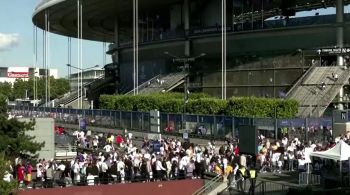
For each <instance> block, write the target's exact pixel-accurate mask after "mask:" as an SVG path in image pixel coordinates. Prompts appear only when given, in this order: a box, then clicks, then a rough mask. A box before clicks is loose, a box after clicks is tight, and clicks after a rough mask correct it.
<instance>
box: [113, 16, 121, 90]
mask: <svg viewBox="0 0 350 195" xmlns="http://www.w3.org/2000/svg"><path fill="white" fill-rule="evenodd" d="M119 45H120V39H119V17H118V16H116V17H115V20H114V48H119ZM112 62H113V63H114V64H116V65H117V67H116V70H115V72H114V74H115V77H116V78H117V80H116V81H115V86H117V87H116V89H115V92H116V93H119V87H118V86H119V84H120V72H119V70H120V53H119V49H116V50H115V51H114V52H113V55H112Z"/></svg>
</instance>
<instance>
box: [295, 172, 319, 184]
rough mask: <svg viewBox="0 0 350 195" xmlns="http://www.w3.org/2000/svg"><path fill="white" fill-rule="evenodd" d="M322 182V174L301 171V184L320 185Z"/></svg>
mask: <svg viewBox="0 0 350 195" xmlns="http://www.w3.org/2000/svg"><path fill="white" fill-rule="evenodd" d="M320 184H321V176H320V175H316V174H312V173H307V172H301V173H299V185H320Z"/></svg>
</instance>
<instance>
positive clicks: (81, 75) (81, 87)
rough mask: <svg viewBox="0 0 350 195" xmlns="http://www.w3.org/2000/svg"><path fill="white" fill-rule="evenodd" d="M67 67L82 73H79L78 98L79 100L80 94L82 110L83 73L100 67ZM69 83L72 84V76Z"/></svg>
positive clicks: (68, 65) (69, 65)
mask: <svg viewBox="0 0 350 195" xmlns="http://www.w3.org/2000/svg"><path fill="white" fill-rule="evenodd" d="M67 67H68V68H75V69H77V70H79V71H80V72H78V98H79V94H80V96H81V101H80V107H81V108H82V107H83V102H82V97H83V72H84V71H86V70H90V69H94V68H97V67H99V65H95V66H92V67H88V68H79V67H76V66H73V65H71V64H67ZM69 82H70V83H71V78H70V76H69ZM78 105H79V104H78Z"/></svg>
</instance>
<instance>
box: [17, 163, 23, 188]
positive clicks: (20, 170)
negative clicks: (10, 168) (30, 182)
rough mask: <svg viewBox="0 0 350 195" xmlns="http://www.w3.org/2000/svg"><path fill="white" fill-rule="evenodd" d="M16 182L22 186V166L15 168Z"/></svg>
mask: <svg viewBox="0 0 350 195" xmlns="http://www.w3.org/2000/svg"><path fill="white" fill-rule="evenodd" d="M17 180H18V183H19V184H22V183H23V181H24V167H23V166H22V164H18V166H17Z"/></svg>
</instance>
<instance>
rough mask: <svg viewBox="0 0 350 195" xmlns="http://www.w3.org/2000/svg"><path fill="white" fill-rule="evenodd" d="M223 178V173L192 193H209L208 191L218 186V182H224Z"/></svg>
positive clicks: (196, 194) (198, 194)
mask: <svg viewBox="0 0 350 195" xmlns="http://www.w3.org/2000/svg"><path fill="white" fill-rule="evenodd" d="M222 179H223V176H222V175H217V176H215V177H214V178H213V179H211V180H210V181H209V182H208V183H206V184H205V185H204V186H202V187H201V188H199V189H198V190H196V191H195V192H194V193H193V194H192V195H202V194H207V193H208V191H211V190H214V189H215V188H216V187H218V184H222V183H223V182H222V181H220V180H222Z"/></svg>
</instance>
